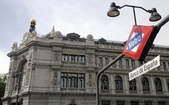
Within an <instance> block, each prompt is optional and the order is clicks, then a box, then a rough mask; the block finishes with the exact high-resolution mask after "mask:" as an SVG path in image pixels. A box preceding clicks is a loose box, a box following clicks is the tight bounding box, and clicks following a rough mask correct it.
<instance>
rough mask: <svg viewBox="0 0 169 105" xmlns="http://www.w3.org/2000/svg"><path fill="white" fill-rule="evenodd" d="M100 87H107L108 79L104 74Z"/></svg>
mask: <svg viewBox="0 0 169 105" xmlns="http://www.w3.org/2000/svg"><path fill="white" fill-rule="evenodd" d="M101 89H109V80H108V77H107V76H106V75H102V77H101Z"/></svg>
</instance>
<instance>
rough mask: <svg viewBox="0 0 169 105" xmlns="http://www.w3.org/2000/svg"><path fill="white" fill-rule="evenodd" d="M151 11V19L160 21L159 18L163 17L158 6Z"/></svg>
mask: <svg viewBox="0 0 169 105" xmlns="http://www.w3.org/2000/svg"><path fill="white" fill-rule="evenodd" d="M150 13H151V15H150V18H149V20H150V21H151V22H155V21H158V20H160V19H161V15H160V14H159V13H157V10H156V8H152V9H151V10H150Z"/></svg>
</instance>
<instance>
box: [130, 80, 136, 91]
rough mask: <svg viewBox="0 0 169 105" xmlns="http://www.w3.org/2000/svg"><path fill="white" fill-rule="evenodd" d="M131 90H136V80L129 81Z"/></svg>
mask: <svg viewBox="0 0 169 105" xmlns="http://www.w3.org/2000/svg"><path fill="white" fill-rule="evenodd" d="M129 90H136V80H135V79H134V80H131V81H129Z"/></svg>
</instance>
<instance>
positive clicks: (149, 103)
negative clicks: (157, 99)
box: [145, 101, 153, 105]
mask: <svg viewBox="0 0 169 105" xmlns="http://www.w3.org/2000/svg"><path fill="white" fill-rule="evenodd" d="M145 105H153V103H152V102H151V101H145Z"/></svg>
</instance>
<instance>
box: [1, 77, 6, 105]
mask: <svg viewBox="0 0 169 105" xmlns="http://www.w3.org/2000/svg"><path fill="white" fill-rule="evenodd" d="M6 79H7V74H0V105H2V101H1V98H2V97H3V96H4V92H5V85H6Z"/></svg>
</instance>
